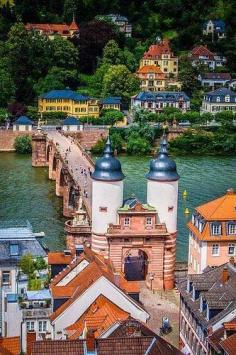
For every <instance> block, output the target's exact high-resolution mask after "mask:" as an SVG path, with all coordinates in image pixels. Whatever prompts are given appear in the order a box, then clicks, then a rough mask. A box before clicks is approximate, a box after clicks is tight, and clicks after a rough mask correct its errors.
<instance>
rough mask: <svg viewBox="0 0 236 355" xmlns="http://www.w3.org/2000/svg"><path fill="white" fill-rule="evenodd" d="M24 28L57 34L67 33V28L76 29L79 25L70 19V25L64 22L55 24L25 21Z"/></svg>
mask: <svg viewBox="0 0 236 355" xmlns="http://www.w3.org/2000/svg"><path fill="white" fill-rule="evenodd" d="M25 28H26V29H27V30H39V31H43V32H44V33H47V34H53V33H55V32H57V33H59V34H67V33H66V32H68V34H69V30H73V31H75V30H78V29H79V27H78V25H77V24H76V22H75V21H72V23H71V24H70V25H67V24H65V23H62V24H57V23H27V24H26V25H25Z"/></svg>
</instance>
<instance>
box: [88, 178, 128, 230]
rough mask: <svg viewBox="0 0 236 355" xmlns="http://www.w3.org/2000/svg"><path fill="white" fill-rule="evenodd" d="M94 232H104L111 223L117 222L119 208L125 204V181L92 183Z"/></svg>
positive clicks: (95, 181)
mask: <svg viewBox="0 0 236 355" xmlns="http://www.w3.org/2000/svg"><path fill="white" fill-rule="evenodd" d="M92 185H93V186H92V189H93V190H92V196H93V199H92V233H95V234H96V233H97V234H104V233H106V232H107V228H108V225H109V223H113V224H116V223H117V218H118V217H117V216H118V215H117V210H118V208H120V207H121V206H122V204H123V185H124V183H123V181H98V180H93V183H92Z"/></svg>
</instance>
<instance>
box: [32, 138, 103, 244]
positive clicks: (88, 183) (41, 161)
mask: <svg viewBox="0 0 236 355" xmlns="http://www.w3.org/2000/svg"><path fill="white" fill-rule="evenodd" d="M99 137H100V133H99ZM32 166H33V167H42V166H47V167H48V177H49V179H51V180H55V184H56V195H57V196H59V197H61V198H62V199H63V215H64V216H65V217H70V218H72V217H73V220H69V221H67V222H66V223H65V231H66V233H67V247H68V248H71V247H72V248H73V246H72V245H71V243H73V244H74V245H75V244H82V243H83V242H84V241H85V239H86V240H87V239H88V238H89V239H90V237H91V207H92V180H91V177H90V173H91V172H93V170H94V162H93V160H92V158H91V157H90V155H89V154H88V153H87V152H86V151H85V149H84V148H83V146H82V145H81V144H80V143H79V142H78V141H77V140H76V139H74V138H73V137H72V136H68V135H67V136H66V135H64V134H62V133H60V132H58V131H48V132H47V133H44V132H42V131H39V132H37V133H36V134H34V135H33V137H32Z"/></svg>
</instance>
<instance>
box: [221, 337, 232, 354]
mask: <svg viewBox="0 0 236 355" xmlns="http://www.w3.org/2000/svg"><path fill="white" fill-rule="evenodd" d="M220 346H221V347H222V349H223V350H224V351H225V352H226V353H227V354H228V355H235V354H236V334H233V335H231V336H230V337H228V338H226V339H224V340H222V341H221V342H220Z"/></svg>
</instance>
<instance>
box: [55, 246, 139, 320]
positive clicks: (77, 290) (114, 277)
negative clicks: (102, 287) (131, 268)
mask: <svg viewBox="0 0 236 355" xmlns="http://www.w3.org/2000/svg"><path fill="white" fill-rule="evenodd" d="M83 260H87V261H88V262H89V264H88V265H87V266H86V267H85V268H84V269H83V270H82V271H80V272H79V273H78V274H77V275H75V276H74V278H72V279H71V280H69V282H68V283H66V284H65V286H61V285H60V284H59V282H60V281H61V280H63V279H64V278H65V277H66V276H67V275H68V274H69V273H70V272H71V271H72V270H74V269H75V268H76V267H77V266H78V265H79V264H80V263H81V262H83ZM102 276H103V277H105V278H107V279H108V280H109V281H110V282H112V283H113V284H114V285H116V286H117V287H119V288H120V289H121V290H123V291H124V292H127V293H132V292H136V293H137V292H139V284H138V282H135V281H132V282H129V281H126V279H125V278H124V277H123V276H122V275H121V274H115V271H114V269H113V265H112V263H111V261H110V260H109V259H105V258H104V257H103V256H101V255H98V254H95V253H94V252H93V251H92V250H91V249H89V248H87V247H84V252H83V254H82V255H81V256H80V257H78V258H77V259H76V258H75V259H73V260H72V262H71V263H70V264H69V265H68V266H67V267H66V268H65V269H64V270H62V271H61V272H60V273H59V274H58V275H57V276H55V277H54V278H53V279H52V281H51V292H52V295H53V297H54V298H57V297H58V298H68V297H66V295H68V294H69V295H70V298H68V300H67V301H66V302H65V303H63V304H62V305H61V306H60V307H59V308H58V309H57V310H56V311H55V312H54V313H53V314H52V315H51V320H52V321H53V320H55V319H56V318H57V317H58V316H59V315H60V314H61V313H63V312H64V311H65V310H66V309H67V308H68V307H69V306H70V305H71V304H72V303H73V302H74V301H75V300H76V299H77V298H79V297H80V295H81V294H82V293H83V292H84V291H85V290H87V289H88V288H89V287H90V286H91V285H92V284H93V283H94V282H96V281H97V280H98V279H99V278H101V277H102ZM58 284H59V285H58ZM58 287H59V288H60V292H59V294H58ZM68 287H69V288H70V289H68ZM72 288H74V290H73V289H72Z"/></svg>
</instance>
